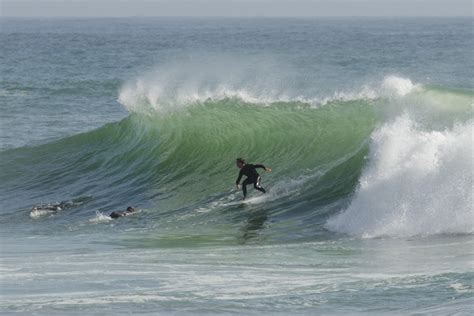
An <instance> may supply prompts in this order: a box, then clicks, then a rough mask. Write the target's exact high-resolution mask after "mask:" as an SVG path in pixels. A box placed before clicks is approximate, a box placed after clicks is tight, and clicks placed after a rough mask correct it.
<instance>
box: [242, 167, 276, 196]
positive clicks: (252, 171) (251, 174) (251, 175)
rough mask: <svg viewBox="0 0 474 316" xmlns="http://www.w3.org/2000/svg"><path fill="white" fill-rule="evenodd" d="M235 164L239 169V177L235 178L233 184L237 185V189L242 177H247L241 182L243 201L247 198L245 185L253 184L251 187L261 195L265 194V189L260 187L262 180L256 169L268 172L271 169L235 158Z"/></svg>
mask: <svg viewBox="0 0 474 316" xmlns="http://www.w3.org/2000/svg"><path fill="white" fill-rule="evenodd" d="M235 164H236V165H237V167H238V168H239V169H240V172H239V177H238V178H237V181H236V183H235V184H236V185H237V188H240V179H242V176H246V177H247V178H246V179H245V180H244V182H242V192H243V194H244V200H245V198H246V197H247V185H249V184H253V187H254V188H255V189H257V190H259V191H260V192H262V193H265V192H266V191H265V189H264V188H262V187H261V186H260V181H261V179H262V178H261V177H260V175H259V174H258V172H257V170H256V169H257V168H262V169H264V170H265V171H268V172H270V171H272V169H270V168H267V167H265V166H264V165H261V164H258V165H252V164H248V163H246V162H245V160H244V159H242V158H237V159H236V160H235Z"/></svg>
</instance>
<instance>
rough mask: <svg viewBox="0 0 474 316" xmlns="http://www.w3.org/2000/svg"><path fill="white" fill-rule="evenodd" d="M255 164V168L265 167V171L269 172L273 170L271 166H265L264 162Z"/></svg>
mask: <svg viewBox="0 0 474 316" xmlns="http://www.w3.org/2000/svg"><path fill="white" fill-rule="evenodd" d="M254 166H255V168H261V169H265V171H268V172H270V171H272V169H271V168H267V167H265V166H264V165H262V164H258V165H254Z"/></svg>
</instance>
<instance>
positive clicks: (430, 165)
mask: <svg viewBox="0 0 474 316" xmlns="http://www.w3.org/2000/svg"><path fill="white" fill-rule="evenodd" d="M472 127H473V122H472V121H469V122H466V123H464V124H460V125H457V126H455V127H454V128H452V129H450V130H445V131H424V130H421V129H419V128H418V127H417V125H416V124H415V122H414V121H413V120H412V119H411V118H410V117H409V115H407V114H403V115H401V116H399V117H397V118H396V119H395V120H394V121H392V122H389V123H386V124H384V125H383V126H381V127H380V128H379V129H377V130H376V131H374V133H373V134H372V144H371V154H370V156H371V157H370V163H369V165H368V167H367V168H366V170H365V172H364V174H363V176H362V178H361V180H360V187H359V189H358V191H357V193H356V195H355V197H354V199H353V201H352V203H351V205H350V206H349V208H348V209H347V210H346V211H344V212H343V213H341V214H339V215H337V216H335V217H333V218H331V219H330V220H329V221H328V223H327V227H328V228H329V229H331V230H334V231H338V232H343V233H348V234H350V235H355V236H360V237H377V236H414V235H433V234H441V233H472V232H473V220H474V211H473V208H472V192H473V182H472V148H473V140H472Z"/></svg>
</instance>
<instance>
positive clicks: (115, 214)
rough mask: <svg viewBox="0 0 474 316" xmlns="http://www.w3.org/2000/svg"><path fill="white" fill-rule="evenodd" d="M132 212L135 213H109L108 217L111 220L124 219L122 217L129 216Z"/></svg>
mask: <svg viewBox="0 0 474 316" xmlns="http://www.w3.org/2000/svg"><path fill="white" fill-rule="evenodd" d="M133 212H135V211H113V212H112V213H110V215H109V216H110V217H112V218H119V217H124V216H127V215H130V214H132V213H133Z"/></svg>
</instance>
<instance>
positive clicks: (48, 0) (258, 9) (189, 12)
mask: <svg viewBox="0 0 474 316" xmlns="http://www.w3.org/2000/svg"><path fill="white" fill-rule="evenodd" d="M472 1H473V0H0V3H1V7H0V14H1V16H4V17H5V16H22V17H60V16H64V17H65V16H69V17H71V16H77V17H97V16H104V17H124V16H472V14H473V3H472Z"/></svg>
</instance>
